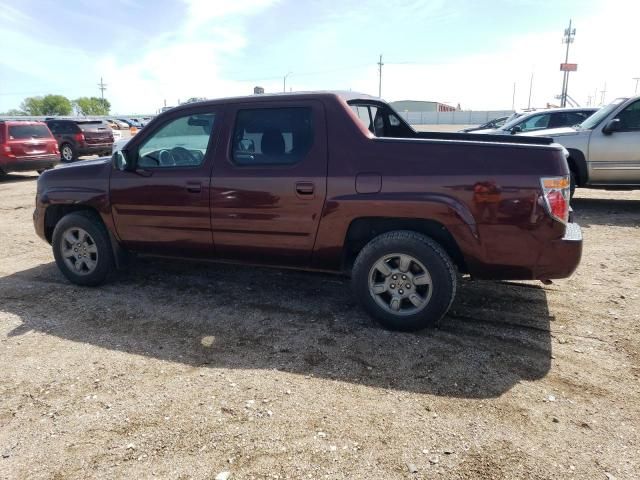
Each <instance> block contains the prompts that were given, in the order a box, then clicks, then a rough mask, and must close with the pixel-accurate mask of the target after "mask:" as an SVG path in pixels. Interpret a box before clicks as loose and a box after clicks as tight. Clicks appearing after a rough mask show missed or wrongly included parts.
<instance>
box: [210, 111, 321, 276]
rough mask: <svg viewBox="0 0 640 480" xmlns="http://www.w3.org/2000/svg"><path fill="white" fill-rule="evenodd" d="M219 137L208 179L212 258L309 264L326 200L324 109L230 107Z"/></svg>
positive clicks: (279, 263) (291, 264)
mask: <svg viewBox="0 0 640 480" xmlns="http://www.w3.org/2000/svg"><path fill="white" fill-rule="evenodd" d="M223 138H225V140H226V141H225V143H224V144H223V145H221V148H219V149H218V151H217V154H216V159H215V164H214V169H213V175H212V179H211V186H212V188H211V206H212V209H211V213H212V220H211V222H212V228H213V236H214V241H215V245H216V255H217V256H219V257H221V258H225V259H233V260H241V261H247V262H251V263H266V264H278V265H290V266H307V265H309V264H310V260H311V253H312V250H313V245H314V242H315V237H316V232H317V229H318V223H319V221H320V215H321V213H322V207H323V205H324V200H325V195H326V182H327V132H326V124H325V113H324V108H323V105H322V103H320V102H318V101H312V100H310V101H296V102H292V101H282V102H268V103H267V102H265V103H256V102H253V103H247V104H244V105H242V104H241V105H234V106H233V107H230V111H229V121H228V124H227V126H226V134H225V135H224V137H223Z"/></svg>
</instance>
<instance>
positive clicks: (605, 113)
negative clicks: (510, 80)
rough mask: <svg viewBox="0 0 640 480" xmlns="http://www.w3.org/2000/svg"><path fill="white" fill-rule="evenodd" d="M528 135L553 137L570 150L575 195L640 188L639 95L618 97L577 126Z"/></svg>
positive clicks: (570, 165)
mask: <svg viewBox="0 0 640 480" xmlns="http://www.w3.org/2000/svg"><path fill="white" fill-rule="evenodd" d="M525 135H531V136H538V137H551V138H553V139H554V140H555V141H556V142H557V143H560V144H561V145H563V146H564V147H565V148H566V149H567V150H568V151H569V158H568V161H569V168H570V169H571V174H572V190H571V191H572V192H573V189H574V188H575V187H576V186H578V187H589V188H606V189H621V190H623V189H624V190H631V189H640V96H638V97H632V98H617V99H616V100H614V101H613V102H612V103H611V104H609V105H607V106H606V107H602V108H601V109H600V110H598V111H597V112H596V113H594V114H593V115H592V116H591V117H589V118H588V119H586V120H585V121H584V122H582V123H581V124H580V125H577V126H575V127H568V128H556V129H548V130H539V131H536V132H531V133H525Z"/></svg>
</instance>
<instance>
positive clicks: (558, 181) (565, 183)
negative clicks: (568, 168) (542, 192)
mask: <svg viewBox="0 0 640 480" xmlns="http://www.w3.org/2000/svg"><path fill="white" fill-rule="evenodd" d="M569 184H570V182H569V179H568V178H567V177H562V178H543V179H542V186H543V187H544V188H558V189H562V188H569Z"/></svg>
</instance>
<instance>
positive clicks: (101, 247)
mask: <svg viewBox="0 0 640 480" xmlns="http://www.w3.org/2000/svg"><path fill="white" fill-rule="evenodd" d="M73 228H81V229H83V230H84V231H86V232H87V233H88V234H89V235H90V237H91V240H92V245H95V247H96V249H97V257H96V265H95V268H94V269H93V270H92V271H90V272H88V273H83V274H79V273H77V272H76V271H74V270H72V269H71V268H70V266H69V265H67V262H66V261H65V258H64V256H63V253H62V250H63V242H64V239H63V235H64V234H65V232H67V231H68V230H69V229H73ZM52 240H53V241H52V246H53V256H54V257H55V259H56V264H57V265H58V268H59V269H60V271H61V272H62V273H63V275H64V276H65V277H67V279H68V280H69V281H70V282H72V283H75V284H76V285H82V286H88V287H95V286H97V285H100V284H102V283H104V282H105V280H106V279H107V277H108V276H109V274H110V273H111V272H112V271H113V270H114V265H115V264H114V260H113V250H112V249H111V241H110V239H109V233H108V231H107V229H106V227H105V226H104V224H103V223H102V220H100V218H99V217H98V216H97V214H95V213H92V212H88V211H86V212H85V211H80V212H74V213H69V214H68V215H65V216H64V217H62V219H61V220H60V221H59V222H58V223H57V225H56V228H55V229H54V230H53V239H52Z"/></svg>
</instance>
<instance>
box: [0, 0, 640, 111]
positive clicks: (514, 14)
mask: <svg viewBox="0 0 640 480" xmlns="http://www.w3.org/2000/svg"><path fill="white" fill-rule="evenodd" d="M638 18H640V0H628V1H627V0H619V1H616V2H612V1H606V0H604V1H602V0H563V1H557V0H550V1H547V0H491V1H485V0H422V1H418V0H386V1H382V0H367V1H362V0H155V1H151V0H109V1H96V0H64V1H63V2H61V1H59V0H13V1H7V0H0V45H2V46H3V49H2V54H1V55H0V112H4V111H7V110H9V109H11V108H17V107H19V105H20V103H21V102H22V100H23V99H24V98H25V97H27V96H35V95H45V94H48V93H53V94H62V95H65V96H67V97H69V98H71V99H73V98H77V97H80V96H99V95H100V90H99V88H98V83H99V82H100V79H101V78H103V79H104V83H106V85H107V89H106V91H105V92H104V94H105V97H106V98H107V99H108V100H109V101H110V102H111V104H112V112H113V113H123V114H125V113H154V112H156V111H157V110H158V109H159V108H161V107H162V106H164V105H165V102H166V105H168V106H174V105H176V104H178V102H179V101H184V100H186V99H188V98H190V97H206V98H219V97H227V96H235V95H247V94H251V93H252V92H253V87H254V86H256V85H259V86H262V87H264V88H265V91H266V92H277V91H282V90H283V83H284V77H285V76H286V89H287V91H289V90H290V89H291V90H293V91H307V90H353V91H358V92H363V93H368V94H372V95H377V94H378V81H379V76H378V65H377V62H378V59H379V55H383V63H384V66H383V67H382V97H383V98H384V99H385V100H388V101H393V100H431V101H439V102H443V103H449V104H451V105H454V106H457V105H458V104H460V106H461V107H462V108H463V109H465V110H469V109H473V110H501V109H510V108H511V107H512V105H513V104H514V103H515V107H516V108H525V107H527V106H528V105H529V86H530V82H531V75H532V74H533V88H532V90H531V106H532V107H534V106H535V107H544V106H545V105H546V104H547V103H557V102H558V101H557V100H555V98H554V97H555V95H557V94H559V93H560V90H561V86H562V73H561V72H560V71H559V64H560V63H561V62H563V61H564V56H565V46H564V45H563V44H562V36H563V31H564V29H565V28H566V26H567V24H568V22H569V19H572V20H573V24H574V26H575V28H576V36H575V42H574V43H573V44H572V45H571V50H570V56H569V61H570V62H571V63H577V64H578V71H577V72H575V73H572V74H571V75H570V81H569V95H570V96H571V97H572V98H573V99H575V100H576V101H577V102H578V103H579V104H581V105H583V106H584V105H587V104H589V103H590V104H594V102H595V101H596V100H594V98H595V99H597V102H596V104H597V105H599V104H601V102H602V98H603V94H602V91H603V90H605V93H604V101H605V103H608V102H609V101H611V100H613V99H614V98H616V97H619V96H625V95H627V96H628V95H632V94H633V93H634V89H635V87H636V82H635V81H634V80H633V78H634V77H640V55H638V54H637V50H638V46H639V44H640V39H639V38H638V37H639V35H640V34H639V33H638V30H637V20H638ZM514 84H515V102H514V101H513V98H514V96H513V93H514ZM638 91H639V93H640V89H639V90H638ZM590 97H591V98H590Z"/></svg>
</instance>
